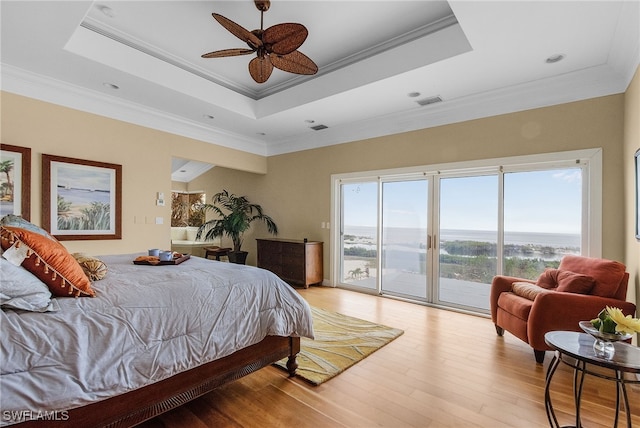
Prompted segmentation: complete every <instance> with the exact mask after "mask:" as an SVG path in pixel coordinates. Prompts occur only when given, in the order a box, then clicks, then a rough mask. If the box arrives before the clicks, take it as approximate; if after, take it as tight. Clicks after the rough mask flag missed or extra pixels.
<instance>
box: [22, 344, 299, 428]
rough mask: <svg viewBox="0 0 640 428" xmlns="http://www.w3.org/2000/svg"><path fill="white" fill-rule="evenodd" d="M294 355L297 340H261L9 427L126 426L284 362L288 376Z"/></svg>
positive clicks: (294, 359) (111, 427)
mask: <svg viewBox="0 0 640 428" xmlns="http://www.w3.org/2000/svg"><path fill="white" fill-rule="evenodd" d="M298 352H300V338H299V337H283V336H267V337H266V338H265V339H264V340H262V341H261V342H259V343H256V344H255V345H251V346H249V347H247V348H243V349H240V350H239V351H236V352H235V353H233V354H231V355H229V356H227V357H224V358H221V359H219V360H215V361H211V362H209V363H206V364H203V365H202V366H199V367H196V368H193V369H190V370H187V371H185V372H182V373H179V374H177V375H174V376H172V377H170V378H167V379H165V380H162V381H159V382H156V383H153V384H151V385H148V386H146V387H143V388H140V389H136V390H133V391H130V392H127V393H124V394H121V395H117V396H115V397H111V398H108V399H106V400H103V401H99V402H97V403H93V404H88V405H86V406H83V407H79V408H76V409H72V410H69V411H65V412H57V413H56V414H52V413H51V412H49V413H48V414H46V415H44V416H43V420H30V421H25V422H23V423H20V424H16V425H12V427H13V426H15V427H16V428H27V427H40V428H42V427H43V426H46V427H60V428H76V427H77V428H88V427H109V428H121V427H132V426H134V425H137V424H140V423H142V422H144V421H146V420H148V419H151V418H153V417H155V416H157V415H160V414H162V413H164V412H167V411H169V410H171V409H174V408H176V407H178V406H181V405H183V404H184V403H187V402H188V401H191V400H193V399H195V398H197V397H199V396H201V395H204V394H206V393H207V392H209V391H211V390H213V389H215V388H217V387H219V386H221V385H224V384H225V383H228V382H231V381H233V380H236V379H239V378H241V377H243V376H246V375H248V374H249V373H252V372H254V371H256V370H258V369H261V368H262V367H266V366H268V365H269V364H272V363H274V362H276V361H279V360H281V359H282V358H285V357H288V360H287V369H288V371H289V375H290V376H293V375H294V374H295V371H296V369H297V368H298V364H297V363H296V355H297V354H298ZM33 410H34V412H35V411H36V410H35V409H33ZM52 419H57V420H52Z"/></svg>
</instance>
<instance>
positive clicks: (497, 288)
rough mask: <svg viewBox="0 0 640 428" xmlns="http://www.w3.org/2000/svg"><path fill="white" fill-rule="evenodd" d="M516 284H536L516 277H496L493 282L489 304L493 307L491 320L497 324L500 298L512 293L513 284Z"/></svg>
mask: <svg viewBox="0 0 640 428" xmlns="http://www.w3.org/2000/svg"><path fill="white" fill-rule="evenodd" d="M514 282H530V283H532V284H535V283H536V282H535V281H533V280H530V279H523V278H516V277H515V276H505V275H496V276H494V277H493V280H492V281H491V294H490V295H489V303H490V305H491V320H492V321H493V323H494V324H495V322H496V314H497V312H498V298H499V297H500V294H501V293H506V292H509V291H511V284H513V283H514Z"/></svg>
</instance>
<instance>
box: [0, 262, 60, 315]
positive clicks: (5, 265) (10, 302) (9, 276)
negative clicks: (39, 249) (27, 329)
mask: <svg viewBox="0 0 640 428" xmlns="http://www.w3.org/2000/svg"><path fill="white" fill-rule="evenodd" d="M0 307H2V308H11V309H23V310H25V311H33V312H47V311H57V310H59V309H60V307H59V306H58V302H56V300H55V299H51V292H50V291H49V288H48V287H47V286H46V285H45V283H43V282H42V281H40V280H39V279H38V278H37V277H36V276H35V275H33V274H32V273H31V272H29V271H28V270H26V269H25V268H23V267H22V266H16V265H14V264H13V263H10V262H9V261H7V260H6V259H5V258H4V257H0Z"/></svg>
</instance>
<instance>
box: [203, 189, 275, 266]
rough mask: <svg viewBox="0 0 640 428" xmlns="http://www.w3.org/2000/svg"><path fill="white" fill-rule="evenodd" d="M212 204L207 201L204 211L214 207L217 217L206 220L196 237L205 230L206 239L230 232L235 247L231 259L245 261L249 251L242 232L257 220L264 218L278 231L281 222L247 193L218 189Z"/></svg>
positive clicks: (229, 235) (227, 234) (272, 231)
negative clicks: (253, 201)
mask: <svg viewBox="0 0 640 428" xmlns="http://www.w3.org/2000/svg"><path fill="white" fill-rule="evenodd" d="M211 201H212V204H204V206H203V209H204V210H205V211H213V212H214V213H215V214H217V215H218V218H215V219H212V220H209V221H206V222H205V223H204V224H202V226H200V227H199V228H198V232H197V235H196V239H200V236H201V235H202V234H203V233H204V236H205V239H213V238H218V237H222V236H225V235H226V236H228V237H230V238H231V241H233V250H232V251H231V252H229V261H230V262H232V263H238V264H245V262H246V259H247V254H248V252H247V251H241V249H240V248H241V247H242V241H243V238H242V236H243V235H244V232H246V231H247V230H248V229H249V227H250V226H251V223H252V222H253V221H255V220H260V221H263V222H264V223H265V224H266V225H267V230H268V231H269V233H271V234H273V235H277V234H278V226H276V224H275V222H274V221H273V219H272V218H271V217H269V216H268V215H266V214H264V213H263V212H262V207H261V206H260V205H257V204H252V203H250V202H249V200H248V199H247V197H246V196H237V195H234V194H230V193H229V192H227V191H226V190H223V191H222V192H220V193H216V194H215V195H213V197H212V198H211Z"/></svg>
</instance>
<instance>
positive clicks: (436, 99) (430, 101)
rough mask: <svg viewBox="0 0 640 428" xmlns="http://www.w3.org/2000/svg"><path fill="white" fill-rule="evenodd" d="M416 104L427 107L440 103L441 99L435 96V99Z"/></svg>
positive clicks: (431, 98)
mask: <svg viewBox="0 0 640 428" xmlns="http://www.w3.org/2000/svg"><path fill="white" fill-rule="evenodd" d="M416 102H417V103H418V104H420V105H421V106H428V105H429V104H435V103H439V102H442V98H440V97H439V96H436V97H430V98H425V99H423V100H418V101H416Z"/></svg>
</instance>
